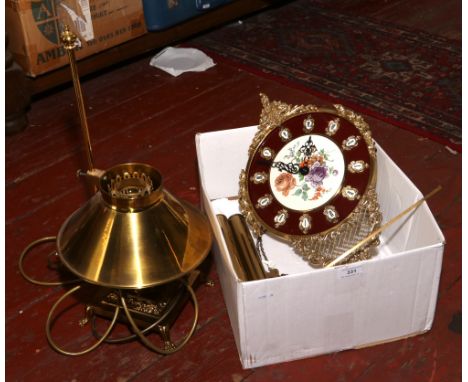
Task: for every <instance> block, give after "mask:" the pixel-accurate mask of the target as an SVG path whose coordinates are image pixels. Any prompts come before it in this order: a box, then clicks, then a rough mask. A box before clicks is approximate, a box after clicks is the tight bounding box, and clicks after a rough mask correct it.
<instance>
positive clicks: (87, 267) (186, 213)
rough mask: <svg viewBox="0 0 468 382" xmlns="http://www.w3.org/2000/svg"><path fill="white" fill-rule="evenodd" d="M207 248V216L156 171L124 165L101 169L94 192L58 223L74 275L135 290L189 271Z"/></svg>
mask: <svg viewBox="0 0 468 382" xmlns="http://www.w3.org/2000/svg"><path fill="white" fill-rule="evenodd" d="M210 247H211V229H210V226H209V223H208V220H207V219H206V217H205V216H204V215H202V213H201V212H199V211H198V210H197V209H196V208H194V207H192V206H191V205H190V204H188V203H185V202H183V201H180V200H177V199H176V198H175V197H174V196H172V195H171V194H170V193H169V192H167V191H166V190H165V189H163V187H162V182H161V176H160V174H159V173H158V172H157V171H156V170H155V169H153V168H152V167H150V166H147V165H144V164H136V163H127V164H123V165H119V166H116V167H114V168H112V169H110V170H109V171H107V172H105V173H104V175H103V176H101V178H100V180H99V191H98V192H97V193H96V194H95V195H94V196H93V197H92V198H91V199H90V200H89V201H88V202H87V203H86V204H85V205H84V206H83V207H81V208H80V209H78V210H77V211H75V212H74V213H73V214H72V215H71V216H70V217H69V218H68V219H67V220H66V221H65V223H64V224H63V225H62V227H61V228H60V231H59V234H58V236H57V249H58V254H59V256H60V258H61V260H62V262H63V263H64V264H65V266H66V267H67V268H68V269H69V270H70V271H71V272H73V273H74V274H76V275H77V276H79V277H80V278H82V279H84V280H86V281H88V282H90V283H93V284H97V285H101V286H106V287H112V288H121V289H126V288H131V289H140V288H146V287H151V286H156V285H160V284H164V283H166V282H169V281H172V280H175V279H177V278H180V277H181V276H183V275H184V274H186V273H188V272H190V271H192V270H193V269H195V268H196V267H197V266H199V265H200V263H201V262H202V261H203V260H204V259H205V257H206V256H207V254H208V251H209V249H210Z"/></svg>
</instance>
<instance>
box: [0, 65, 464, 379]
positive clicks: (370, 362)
mask: <svg viewBox="0 0 468 382" xmlns="http://www.w3.org/2000/svg"><path fill="white" fill-rule="evenodd" d="M148 62H149V58H144V59H141V60H139V61H136V62H133V63H130V64H128V65H126V66H123V67H121V68H118V69H114V70H113V71H108V72H106V73H105V74H102V75H100V76H96V77H94V78H92V79H88V80H87V81H85V82H84V83H83V91H84V93H85V98H86V103H87V109H88V117H89V125H90V129H91V139H92V142H93V148H94V155H95V164H96V166H97V167H99V168H103V169H106V168H109V167H111V166H112V165H114V164H118V163H123V162H128V161H138V162H144V163H148V164H150V165H152V166H154V167H156V168H157V169H158V170H159V171H160V172H161V173H162V175H163V177H164V183H165V186H166V188H167V189H169V190H170V191H171V192H172V193H173V194H175V195H176V196H177V197H179V198H183V199H185V200H188V201H189V202H192V203H195V204H198V203H199V183H198V174H197V167H196V155H195V145H194V136H195V134H196V133H197V132H204V131H213V130H219V129H229V128H236V127H241V126H247V125H252V124H256V123H258V117H259V112H260V103H259V98H258V93H259V92H264V93H266V94H267V95H269V96H270V98H272V99H280V100H283V101H285V102H288V103H293V104H296V103H301V104H306V103H315V104H318V105H320V104H323V102H322V101H321V100H320V99H318V98H316V97H314V96H311V95H310V94H307V93H304V92H301V91H299V90H295V89H292V88H289V87H288V86H285V85H282V84H278V83H276V82H274V81H271V80H268V79H264V78H260V77H256V76H254V75H252V74H249V73H247V72H244V71H242V70H239V69H237V68H235V67H232V66H229V65H228V64H226V63H218V65H217V66H215V67H214V68H212V69H210V70H208V71H206V72H203V73H187V74H184V75H182V76H180V77H177V78H173V77H171V76H169V75H167V74H165V73H162V72H160V71H159V70H157V69H155V68H151V67H150V66H149V65H148ZM29 119H30V122H31V126H30V127H29V128H28V129H27V130H26V131H24V132H22V133H20V134H18V135H15V136H12V137H7V138H6V145H5V149H6V163H5V166H6V179H5V182H6V212H5V224H6V227H5V229H6V253H5V256H6V261H5V275H6V309H5V324H6V353H5V359H6V377H7V380H11V381H86V380H91V381H127V380H134V381H137V380H138V381H147V380H150V381H151V380H153V381H248V382H253V381H275V380H276V381H369V382H370V381H375V380H386V381H458V380H460V378H461V333H460V332H459V330H461V327H460V323H459V322H458V319H459V318H460V319H461V317H460V316H459V315H460V314H461V313H460V312H461V199H462V197H461V155H455V154H453V153H451V152H450V151H448V150H447V149H446V148H445V147H443V146H441V145H439V144H437V143H434V142H432V141H429V140H427V139H422V138H420V137H418V136H416V135H413V134H412V133H409V132H407V131H403V130H401V129H398V128H396V127H394V126H391V125H388V124H385V123H382V122H380V121H378V120H376V119H374V118H366V120H367V121H368V122H369V124H370V125H371V126H372V128H373V135H374V138H375V139H376V140H377V141H378V143H379V144H380V145H381V146H382V147H383V148H384V150H386V152H387V153H388V154H389V155H390V156H391V157H392V158H393V159H394V160H395V162H396V163H397V164H398V165H399V166H400V167H401V168H402V169H403V171H404V172H405V173H406V174H407V175H408V176H409V177H410V178H411V180H412V181H413V182H414V183H415V184H416V185H417V186H418V187H419V189H420V190H421V191H422V192H423V193H427V192H429V191H431V190H432V189H433V188H435V187H436V186H437V185H439V184H441V185H442V186H443V191H442V192H441V193H439V194H438V195H436V196H434V197H433V198H432V199H431V200H430V201H429V205H430V207H431V209H432V211H433V213H434V215H435V216H436V219H437V221H438V223H439V225H440V227H441V229H442V230H443V233H444V235H445V237H446V241H447V244H446V248H445V253H444V262H443V269H442V275H441V281H440V288H439V298H438V303H437V309H436V315H435V320H434V325H433V328H432V330H431V331H429V332H428V333H426V334H423V335H420V336H417V337H414V338H409V339H405V340H400V341H396V342H393V343H389V344H384V345H379V346H375V347H371V348H365V349H360V350H349V351H344V352H340V353H336V354H330V355H324V356H320V357H315V358H310V359H305V360H300V361H294V362H289V363H283V364H278V365H273V366H267V367H262V368H258V369H253V370H242V368H241V365H240V362H239V359H238V355H237V350H236V346H235V343H234V338H233V335H232V331H231V327H230V323H229V319H228V316H227V312H226V308H225V305H224V301H223V297H222V294H221V290H220V284H219V281H218V279H217V274H216V271H215V270H214V269H213V268H212V269H211V271H210V278H212V279H213V280H214V286H213V287H209V286H205V285H203V286H201V287H200V288H199V289H198V291H197V295H198V298H199V300H200V320H199V325H198V328H197V331H196V332H195V335H194V337H193V338H192V339H191V340H190V342H189V343H188V344H187V345H186V347H185V348H184V349H183V350H182V351H180V352H179V353H176V354H174V355H171V356H160V355H157V354H155V353H152V352H151V351H149V350H148V349H146V348H145V347H144V346H143V345H142V344H140V343H138V342H131V343H128V344H122V345H108V344H104V345H102V346H100V347H99V348H98V349H96V350H95V351H93V352H91V353H90V354H87V355H84V356H81V357H75V358H74V357H66V356H63V355H60V354H57V353H56V352H55V351H53V350H52V349H51V348H50V346H49V345H48V343H47V340H46V336H45V329H44V325H45V322H46V318H47V314H48V312H49V310H50V308H51V306H52V304H53V303H54V302H55V301H56V300H57V299H58V298H59V297H60V296H61V295H62V294H63V293H64V288H63V287H39V286H35V285H32V284H30V283H28V282H27V281H26V280H24V279H23V278H22V277H21V275H20V274H19V272H18V266H17V261H18V257H19V254H20V252H21V251H22V249H23V248H24V247H25V246H26V245H28V243H29V242H31V241H32V240H35V239H37V238H40V237H42V236H48V235H56V234H57V231H58V229H59V227H60V225H61V224H62V223H63V221H64V220H65V219H66V218H67V217H68V216H69V215H70V214H71V213H72V212H73V211H74V210H75V209H77V208H78V207H79V206H81V205H82V204H83V203H84V202H85V201H86V200H87V197H88V195H87V192H86V190H85V188H84V186H83V184H82V183H81V181H80V180H78V179H76V177H75V173H76V170H77V169H79V168H84V167H85V166H86V161H85V158H84V155H83V151H82V150H81V147H82V145H81V141H80V134H79V120H78V115H77V112H76V109H75V101H74V95H73V90H72V89H71V88H67V89H65V90H62V91H59V92H56V93H54V94H51V95H49V96H46V97H43V98H42V99H39V100H36V101H35V102H34V103H33V104H32V108H31V111H30V113H29ZM48 252H49V251H38V252H34V253H32V254H31V256H30V257H29V258H28V260H27V261H26V263H25V266H26V267H27V269H28V271H29V272H30V273H31V275H34V276H36V277H51V278H52V277H54V273H53V272H50V271H47V269H46V267H45V264H46V255H47V253H48ZM190 313H191V311H190V307H187V309H186V311H184V314H183V316H182V317H181V322H180V325H179V326H178V328H176V331H175V333H176V334H177V333H179V332H180V331H182V330H183V329H184V328H185V327H186V326H187V325H188V323H189V320H190ZM82 317H83V310H82V308H81V307H77V306H75V307H71V308H70V309H69V310H68V311H67V312H66V315H64V317H63V320H61V321H60V322H59V323H58V325H59V326H60V327H59V328H57V330H55V331H54V335H55V336H56V339H57V342H60V343H61V344H63V345H64V346H65V347H66V348H67V349H70V350H78V349H79V348H80V346H87V345H89V344H90V343H91V341H92V338H91V337H90V335H89V328H88V327H84V328H81V327H80V326H79V325H78V320H79V319H80V318H82Z"/></svg>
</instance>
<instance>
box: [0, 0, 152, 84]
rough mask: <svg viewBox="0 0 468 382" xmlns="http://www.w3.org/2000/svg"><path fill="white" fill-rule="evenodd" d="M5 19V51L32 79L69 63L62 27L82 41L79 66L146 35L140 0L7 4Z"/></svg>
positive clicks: (28, 0)
mask: <svg viewBox="0 0 468 382" xmlns="http://www.w3.org/2000/svg"><path fill="white" fill-rule="evenodd" d="M5 19H6V31H7V35H8V39H9V45H8V48H9V50H10V52H11V53H12V54H13V56H14V57H15V60H16V62H17V63H18V64H19V65H21V66H22V67H23V69H24V70H25V72H26V73H27V74H28V75H29V76H32V77H35V76H37V75H40V74H43V73H46V72H48V71H51V70H53V69H57V68H59V67H61V66H64V65H66V64H67V63H68V58H67V55H66V52H65V50H64V48H63V47H62V46H61V44H60V40H59V34H60V31H61V30H62V25H63V24H68V25H69V26H70V28H71V30H72V31H73V32H75V33H76V34H77V35H78V37H79V39H80V40H81V43H82V46H81V48H79V49H77V51H76V57H77V59H78V60H79V59H81V58H83V57H87V56H90V55H92V54H94V53H97V52H100V51H102V50H105V49H108V48H111V47H113V46H116V45H118V44H121V43H123V42H125V41H128V40H130V39H133V38H135V37H138V36H141V35H143V34H144V33H146V26H145V21H144V15H143V7H142V3H141V1H139V0H138V1H136V0H39V1H31V0H7V2H6V9H5Z"/></svg>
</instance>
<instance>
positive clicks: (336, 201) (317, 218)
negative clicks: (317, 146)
mask: <svg viewBox="0 0 468 382" xmlns="http://www.w3.org/2000/svg"><path fill="white" fill-rule="evenodd" d="M309 115H310V116H311V117H312V118H313V119H314V122H315V123H314V128H313V130H312V131H311V132H310V133H307V134H306V133H305V132H304V130H303V127H304V126H303V122H304V119H305V118H307V116H309ZM337 118H338V119H339V121H340V122H339V123H340V127H339V129H338V131H337V132H336V133H335V134H334V135H332V136H328V135H327V134H326V133H325V129H326V128H327V126H328V123H329V122H330V121H331V120H335V119H337ZM282 127H287V128H288V129H289V130H290V132H291V135H292V137H291V139H290V140H289V141H288V142H290V141H291V140H293V139H295V138H297V137H300V136H303V135H308V134H316V135H323V136H325V137H327V138H328V139H330V140H332V141H333V142H335V144H336V145H337V146H338V147H340V148H341V147H342V143H343V141H344V140H345V139H346V138H348V137H350V136H352V135H354V136H360V137H361V139H360V140H359V143H358V145H357V146H356V147H354V148H352V149H351V150H349V151H346V150H342V153H343V157H344V161H345V174H344V178H343V182H342V187H344V186H347V185H349V186H351V187H353V188H356V189H357V190H358V192H359V195H361V196H362V195H364V193H365V192H366V189H367V186H368V184H369V180H370V177H371V172H372V166H373V162H372V160H371V157H370V154H369V151H368V148H367V143H366V141H365V139H364V137H362V134H361V133H360V131H359V130H358V129H357V128H356V126H354V124H352V123H351V122H349V121H348V120H347V119H345V118H342V117H339V116H338V115H336V114H333V113H326V112H315V113H314V112H311V113H306V114H302V115H299V116H296V117H293V118H291V119H289V120H287V121H285V122H283V123H282V124H281V125H280V126H277V127H276V128H274V129H273V130H272V131H271V132H270V133H269V134H268V135H267V136H266V137H265V138H264V139H263V141H262V142H261V143H260V145H259V146H258V147H257V149H256V151H255V154H254V155H253V157H252V158H251V160H250V163H249V166H248V169H247V177H246V178H247V184H248V185H247V191H248V195H249V198H250V201H251V205H252V206H253V208H254V211H255V213H256V214H257V215H258V217H259V218H260V220H261V221H262V222H263V224H264V225H266V226H268V227H270V229H271V230H273V231H274V232H276V233H278V234H280V235H290V236H305V235H314V234H318V233H321V232H324V231H327V230H329V229H331V228H333V227H335V226H336V225H337V224H340V223H341V222H342V221H343V220H345V219H346V218H347V217H348V216H349V215H350V214H351V212H352V211H353V210H354V209H355V208H356V207H357V205H358V203H359V200H357V199H356V200H348V199H346V198H345V197H343V196H342V195H341V188H340V192H338V193H337V194H336V195H335V196H334V197H333V198H332V199H330V200H329V201H328V202H327V203H325V205H322V206H320V207H317V208H315V209H313V210H310V211H307V214H308V215H310V216H311V217H312V227H311V229H310V231H308V232H307V233H306V234H304V233H303V232H302V231H301V230H300V229H299V218H300V217H301V216H302V215H303V213H304V212H299V211H294V210H291V209H288V208H286V207H285V206H283V205H282V204H280V203H279V202H278V201H277V200H276V199H275V198H273V201H272V203H271V204H270V205H269V206H267V207H265V208H257V207H256V204H257V200H258V199H259V198H260V197H262V196H264V195H265V194H269V195H272V196H273V192H272V190H271V187H270V182H269V181H267V182H265V183H262V184H255V183H254V182H253V181H251V180H250V178H251V176H252V175H253V174H255V173H256V172H265V173H266V174H268V176H269V174H270V167H271V164H272V163H273V160H274V156H275V155H276V153H278V152H279V151H280V150H281V148H282V147H283V146H284V145H285V144H287V142H283V141H282V140H281V138H280V137H279V130H280V129H281V128H282ZM264 147H269V148H271V149H272V150H273V151H274V152H275V155H273V158H272V159H271V160H266V159H264V158H262V157H261V155H260V153H261V151H262V149H263V148H264ZM358 160H363V161H364V162H365V163H367V164H368V165H369V166H368V167H366V169H365V170H364V171H363V172H361V173H351V172H349V171H348V164H349V163H350V162H351V161H358ZM326 205H333V206H334V207H335V208H336V210H337V212H338V213H339V220H338V222H335V223H331V222H329V221H328V220H327V219H326V217H325V215H324V214H323V209H324V207H325V206H326ZM281 209H286V210H287V211H288V214H289V217H288V219H287V221H286V223H285V224H284V225H282V226H279V227H278V228H275V226H274V221H273V219H274V217H275V215H276V214H277V213H278V211H279V210H281Z"/></svg>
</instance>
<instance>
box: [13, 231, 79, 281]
mask: <svg viewBox="0 0 468 382" xmlns="http://www.w3.org/2000/svg"><path fill="white" fill-rule="evenodd" d="M55 240H57V236H46V237H43V238H41V239H38V240H35V241H33V242H32V243H30V244H29V245H28V246H27V247H26V248H25V249H24V250H23V252H21V255H20V257H19V260H18V268H19V271H20V273H21V276H23V277H24V278H25V279H26V280H28V281H29V282H30V283H33V284H36V285H44V286H56V285H65V284H72V283H76V282H79V281H80V279H73V280H66V281H40V280H35V279H33V278H32V277H30V276H28V275H27V274H26V272H25V271H24V268H23V261H24V258H25V257H26V255H27V254H28V253H29V251H30V250H31V249H33V248H34V247H35V246H36V245H38V244H42V243H46V242H49V241H55Z"/></svg>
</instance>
